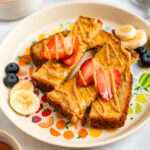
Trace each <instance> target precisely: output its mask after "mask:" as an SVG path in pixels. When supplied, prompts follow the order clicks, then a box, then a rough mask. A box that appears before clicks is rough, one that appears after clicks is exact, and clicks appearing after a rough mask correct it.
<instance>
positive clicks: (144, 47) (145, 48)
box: [135, 46, 147, 57]
mask: <svg viewBox="0 0 150 150" xmlns="http://www.w3.org/2000/svg"><path fill="white" fill-rule="evenodd" d="M135 51H136V52H137V53H139V55H140V57H141V56H142V55H143V54H145V53H147V47H146V46H141V47H138V48H136V49H135Z"/></svg>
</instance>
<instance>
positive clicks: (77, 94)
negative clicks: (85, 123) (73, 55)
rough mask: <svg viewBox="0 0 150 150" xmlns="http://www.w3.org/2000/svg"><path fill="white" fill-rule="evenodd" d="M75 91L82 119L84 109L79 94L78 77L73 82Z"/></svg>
mask: <svg viewBox="0 0 150 150" xmlns="http://www.w3.org/2000/svg"><path fill="white" fill-rule="evenodd" d="M73 91H74V95H75V97H76V100H77V105H78V107H79V110H80V114H79V118H80V116H82V114H83V112H82V108H81V105H80V104H81V101H80V97H79V92H78V89H77V85H76V77H75V78H74V81H73Z"/></svg>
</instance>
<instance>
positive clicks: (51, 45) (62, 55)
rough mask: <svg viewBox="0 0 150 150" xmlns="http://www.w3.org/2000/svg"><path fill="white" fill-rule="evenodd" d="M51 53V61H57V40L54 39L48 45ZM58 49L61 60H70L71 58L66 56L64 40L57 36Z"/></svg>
mask: <svg viewBox="0 0 150 150" xmlns="http://www.w3.org/2000/svg"><path fill="white" fill-rule="evenodd" d="M47 46H48V48H49V51H50V55H51V59H52V60H55V59H56V49H55V38H54V37H53V38H52V39H51V40H50V41H49V43H48V44H47ZM56 46H57V49H58V55H59V60H62V59H65V58H68V57H69V56H68V55H67V54H66V52H65V49H64V46H63V43H62V40H61V37H60V35H59V34H58V36H57V44H56Z"/></svg>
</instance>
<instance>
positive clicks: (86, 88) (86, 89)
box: [86, 87, 93, 97]
mask: <svg viewBox="0 0 150 150" xmlns="http://www.w3.org/2000/svg"><path fill="white" fill-rule="evenodd" d="M86 90H87V92H88V93H89V95H90V96H91V97H92V96H93V95H92V94H91V91H90V90H89V88H88V87H86Z"/></svg>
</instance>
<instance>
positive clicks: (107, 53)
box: [104, 43, 120, 112]
mask: <svg viewBox="0 0 150 150" xmlns="http://www.w3.org/2000/svg"><path fill="white" fill-rule="evenodd" d="M106 58H107V63H108V67H109V74H110V79H111V85H112V91H113V96H114V100H115V104H114V103H112V101H111V105H112V107H113V108H114V110H115V111H117V112H118V111H119V112H120V105H119V99H118V97H117V94H116V88H115V82H114V79H113V74H112V69H110V55H109V49H108V43H107V44H106ZM104 76H105V75H104ZM105 81H106V83H107V80H105ZM106 86H107V84H106ZM107 90H108V86H107ZM108 94H109V96H110V93H108Z"/></svg>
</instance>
